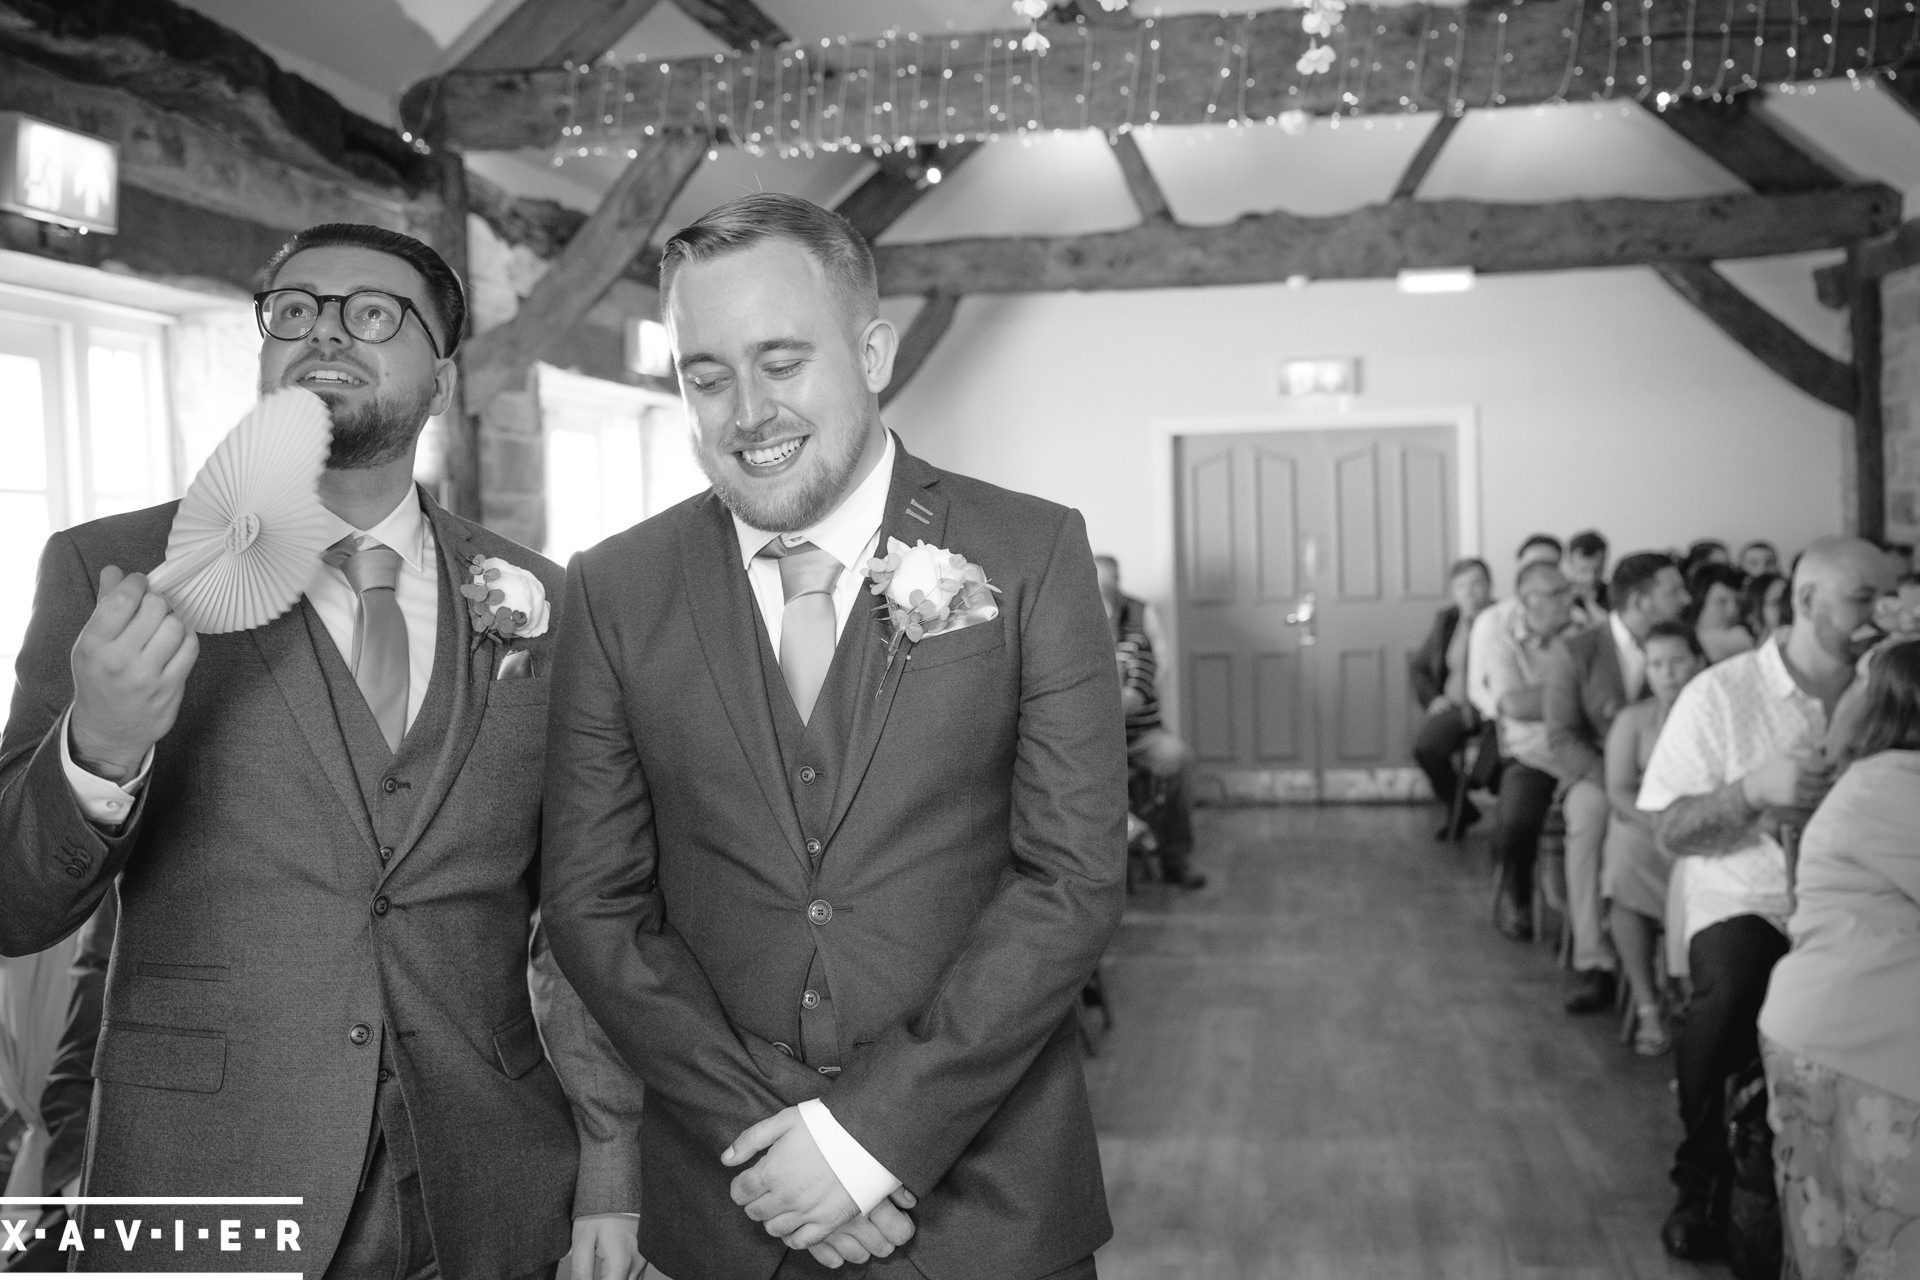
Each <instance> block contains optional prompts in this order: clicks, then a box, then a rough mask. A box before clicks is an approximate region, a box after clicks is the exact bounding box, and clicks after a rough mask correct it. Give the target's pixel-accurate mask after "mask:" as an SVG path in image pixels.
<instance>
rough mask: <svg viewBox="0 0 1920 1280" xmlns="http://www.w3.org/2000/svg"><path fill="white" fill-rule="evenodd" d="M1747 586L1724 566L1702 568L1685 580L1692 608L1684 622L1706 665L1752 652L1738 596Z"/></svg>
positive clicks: (1740, 596) (1738, 576) (1743, 579)
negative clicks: (1698, 646)
mask: <svg viewBox="0 0 1920 1280" xmlns="http://www.w3.org/2000/svg"><path fill="white" fill-rule="evenodd" d="M1746 585H1747V582H1746V579H1745V578H1744V577H1742V576H1741V573H1740V571H1739V570H1738V569H1735V568H1733V567H1732V566H1730V565H1724V564H1704V565H1701V566H1700V567H1699V568H1697V569H1695V570H1694V571H1693V576H1692V577H1690V578H1688V579H1687V594H1688V595H1689V596H1691V597H1692V599H1693V604H1692V606H1691V608H1690V609H1689V610H1688V617H1687V620H1688V621H1689V622H1691V623H1692V624H1693V630H1694V634H1695V635H1697V636H1699V637H1700V647H1701V648H1702V649H1704V650H1705V651H1706V654H1707V661H1708V662H1719V661H1721V660H1722V659H1725V658H1731V657H1732V656H1733V655H1734V654H1736V653H1745V652H1746V651H1747V650H1749V649H1751V648H1753V635H1752V633H1751V632H1749V631H1748V630H1747V629H1746V627H1744V626H1742V625H1741V621H1740V603H1741V599H1742V595H1741V593H1742V592H1743V591H1744V590H1745V588H1746Z"/></svg>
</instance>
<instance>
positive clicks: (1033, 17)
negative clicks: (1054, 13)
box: [1013, 0, 1053, 22]
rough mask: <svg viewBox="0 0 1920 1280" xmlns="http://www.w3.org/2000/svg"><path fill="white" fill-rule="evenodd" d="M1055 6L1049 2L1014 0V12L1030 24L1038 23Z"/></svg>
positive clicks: (1044, 0) (1043, 0) (1041, 0)
mask: <svg viewBox="0 0 1920 1280" xmlns="http://www.w3.org/2000/svg"><path fill="white" fill-rule="evenodd" d="M1052 7H1053V6H1052V5H1051V4H1049V3H1048V0H1013V11H1014V12H1015V13H1016V14H1018V15H1020V17H1022V18H1024V19H1026V20H1027V21H1028V22H1038V21H1040V19H1042V18H1044V17H1046V16H1047V10H1048V9H1050V8H1052Z"/></svg>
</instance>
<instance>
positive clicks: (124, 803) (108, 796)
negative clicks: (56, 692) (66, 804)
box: [60, 707, 153, 827]
mask: <svg viewBox="0 0 1920 1280" xmlns="http://www.w3.org/2000/svg"><path fill="white" fill-rule="evenodd" d="M72 719H73V708H71V707H69V708H67V712H66V714H65V715H63V716H61V717H60V767H61V768H62V769H64V770H65V771H66V775H67V789H68V790H70V791H72V792H73V798H74V801H75V803H77V804H78V805H79V806H80V812H82V813H84V814H85V815H86V816H87V821H89V822H92V823H94V824H95V825H96V826H102V827H118V826H121V825H122V824H124V823H125V822H126V820H127V817H128V815H129V814H131V813H132V812H133V806H134V803H135V801H136V799H137V798H138V797H139V795H140V789H141V788H142V787H144V786H146V785H147V774H148V773H150V772H152V770H153V748H152V747H148V748H147V754H146V758H145V759H143V760H141V761H140V772H138V773H136V774H135V775H133V777H132V778H130V779H128V780H127V782H126V783H125V784H124V785H122V784H120V783H117V782H110V781H108V780H107V779H105V778H103V777H101V776H100V775H99V774H97V773H89V772H88V771H87V770H86V769H83V768H82V767H81V766H80V765H79V764H78V763H77V762H76V761H75V760H74V758H73V740H72V739H71V738H70V737H68V736H67V733H68V722H69V721H71V720H72Z"/></svg>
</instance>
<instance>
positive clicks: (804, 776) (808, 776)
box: [800, 764, 820, 782]
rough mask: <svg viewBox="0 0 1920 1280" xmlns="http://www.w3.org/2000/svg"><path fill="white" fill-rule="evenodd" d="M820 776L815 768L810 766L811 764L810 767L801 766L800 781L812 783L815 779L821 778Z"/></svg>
mask: <svg viewBox="0 0 1920 1280" xmlns="http://www.w3.org/2000/svg"><path fill="white" fill-rule="evenodd" d="M819 776H820V774H819V773H818V771H816V770H815V769H814V767H813V766H812V765H810V764H809V765H803V766H801V769H800V781H802V782H812V781H813V780H814V779H815V778H817V777H819Z"/></svg>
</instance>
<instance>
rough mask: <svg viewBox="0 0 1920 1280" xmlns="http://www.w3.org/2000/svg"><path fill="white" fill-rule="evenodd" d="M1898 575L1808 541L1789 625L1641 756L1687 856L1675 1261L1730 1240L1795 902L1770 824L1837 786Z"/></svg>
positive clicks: (1670, 1246)
mask: <svg viewBox="0 0 1920 1280" xmlns="http://www.w3.org/2000/svg"><path fill="white" fill-rule="evenodd" d="M1896 581H1897V575H1896V573H1895V571H1894V566H1893V564H1892V562H1891V561H1890V560H1889V559H1888V557H1887V556H1886V555H1885V554H1884V553H1882V552H1881V551H1880V550H1879V549H1878V548H1877V547H1875V546H1873V545H1872V544H1871V543H1868V542H1864V541H1861V540H1860V539H1858V538H1825V539H1822V540H1820V541H1819V542H1816V543H1814V544H1813V545H1812V546H1811V547H1809V548H1807V551H1806V553H1805V554H1804V555H1803V556H1801V558H1800V564H1799V567H1798V569H1797V570H1796V571H1795V573H1794V577H1793V608H1794V618H1793V626H1792V629H1791V630H1790V631H1789V632H1788V633H1787V635H1786V636H1785V638H1784V639H1774V640H1770V641H1767V642H1765V643H1763V644H1761V645H1760V647H1759V648H1757V649H1754V650H1752V651H1751V652H1748V653H1742V654H1737V655H1735V656H1734V657H1731V658H1728V659H1727V660H1726V661H1724V662H1721V663H1720V664H1718V665H1717V666H1714V667H1711V668H1709V669H1708V670H1707V671H1706V672H1705V673H1704V674H1702V675H1700V676H1698V677H1697V678H1695V680H1694V681H1693V683H1692V684H1690V685H1688V686H1687V687H1686V689H1685V690H1683V691H1682V692H1681V694H1680V699H1679V701H1678V702H1676V703H1675V704H1674V708H1673V711H1672V712H1671V714H1669V715H1668V717H1667V723H1666V726H1665V728H1664V729H1662V731H1661V734H1660V740H1659V742H1658V744H1657V745H1656V746H1655V747H1654V751H1653V758H1652V759H1651V760H1650V761H1649V762H1648V764H1647V772H1646V777H1645V780H1644V781H1643V782H1642V784H1641V788H1640V800H1639V805H1640V808H1641V809H1643V810H1646V811H1647V812H1649V813H1655V814H1658V815H1659V816H1658V818H1657V819H1656V823H1657V830H1658V833H1659V837H1660V843H1661V845H1662V846H1663V847H1664V848H1666V849H1667V850H1668V851H1669V852H1671V853H1672V854H1674V855H1675V857H1676V858H1679V859H1680V860H1681V862H1682V864H1683V865H1682V867H1681V868H1680V870H1681V871H1683V873H1684V875H1685V877H1686V879H1685V881H1684V884H1685V893H1684V898H1685V904H1686V925H1685V928H1686V937H1687V956H1688V965H1689V970H1690V973H1691V976H1692V980H1693V999H1692V1002H1691V1003H1690V1004H1689V1005H1688V1007H1687V1019H1686V1022H1685V1024H1684V1025H1683V1026H1682V1028H1681V1031H1680V1036H1679V1039H1678V1040H1677V1041H1676V1051H1677V1058H1676V1061H1675V1064H1674V1073H1675V1075H1676V1076H1677V1077H1678V1080H1679V1085H1680V1118H1681V1121H1682V1123H1683V1124H1684V1125H1685V1126H1686V1137H1685V1138H1684V1139H1683V1140H1682V1142H1681V1143H1680V1148H1679V1150H1678V1151H1677V1152H1676V1153H1675V1158H1674V1167H1673V1180H1674V1183H1675V1184H1676V1185H1677V1186H1678V1187H1679V1189H1680V1199H1679V1203H1678V1204H1677V1205H1676V1206H1675V1208H1674V1210H1673V1212H1672V1213H1671V1214H1670V1215H1668V1217H1667V1221H1666V1224H1665V1226H1664V1227H1663V1229H1662V1231H1661V1240H1662V1242H1663V1243H1664V1244H1665V1245H1666V1248H1667V1252H1669V1253H1671V1254H1673V1255H1674V1256H1675V1257H1678V1258H1688V1259H1695V1260H1698V1259H1703V1258H1711V1257H1715V1256H1717V1255H1719V1254H1720V1253H1721V1252H1723V1251H1724V1249H1725V1232H1726V1216H1727V1202H1728V1193H1729V1190H1730V1181H1731V1177H1732V1169H1731V1167H1730V1162H1729V1161H1728V1158H1727V1151H1726V1140H1725V1137H1724V1136H1723V1126H1722V1120H1723V1116H1722V1112H1723V1110H1724V1108H1723V1105H1722V1099H1723V1092H1722V1091H1723V1086H1724V1084H1725V1081H1726V1078H1727V1077H1728V1076H1729V1075H1732V1074H1733V1073H1735V1072H1737V1071H1739V1070H1741V1069H1742V1068H1744V1067H1746V1066H1747V1065H1748V1064H1749V1063H1750V1062H1752V1061H1753V1059H1754V1058H1756V1057H1757V1056H1758V1054H1759V1043H1758V1039H1757V1032H1756V1030H1755V1022H1756V1020H1757V1019H1758V1017H1759V1013H1760V1004H1761V1001H1762V1000H1763V999H1764V998H1765V996H1766V990H1767V976H1768V974H1770V973H1771V972H1772V970H1773V966H1774V964H1775V963H1776V962H1777V961H1778V960H1779V959H1780V957H1782V956H1783V955H1785V954H1786V952H1787V936H1786V926H1787V916H1788V914H1789V912H1790V911H1791V909H1792V903H1791V895H1790V893H1789V889H1788V880H1787V859H1786V853H1785V851H1784V850H1783V849H1782V847H1781V845H1780V842H1779V841H1778V839H1776V838H1775V836H1774V834H1773V832H1775V831H1777V830H1779V829H1780V827H1782V826H1791V827H1798V826H1800V825H1803V824H1804V823H1805V820H1806V816H1807V814H1808V813H1810V812H1811V811H1812V809H1813V808H1814V806H1815V805H1817V804H1819V803H1820V799H1821V797H1822V796H1824V795H1825V794H1826V791H1827V788H1828V787H1829V786H1830V785H1831V784H1832V782H1833V770H1832V766H1830V765H1828V764H1826V763H1824V758H1823V757H1822V756H1821V755H1820V752H1819V747H1820V744H1821V742H1822V741H1823V740H1824V739H1825V737H1826V731H1827V722H1828V718H1829V717H1830V716H1831V715H1832V713H1833V708H1834V704H1835V703H1836V702H1838V701H1839V699H1840V695H1841V694H1842V693H1844V692H1845V691H1846V688H1847V685H1848V684H1849V683H1851V682H1852V680H1853V675H1854V669H1855V663H1856V662H1857V661H1858V659H1859V658H1860V656H1861V655H1862V654H1864V653H1865V652H1866V651H1867V650H1868V649H1869V648H1871V647H1872V646H1873V644H1874V642H1875V641H1877V640H1878V639H1879V638H1880V636H1881V635H1882V634H1883V633H1882V632H1881V631H1880V629H1879V628H1878V627H1877V626H1875V625H1874V620H1873V619H1874V607H1875V604H1876V603H1877V602H1878V601H1879V600H1880V598H1881V597H1883V596H1886V595H1889V594H1891V593H1892V592H1893V591H1894V589H1895V583H1896Z"/></svg>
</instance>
